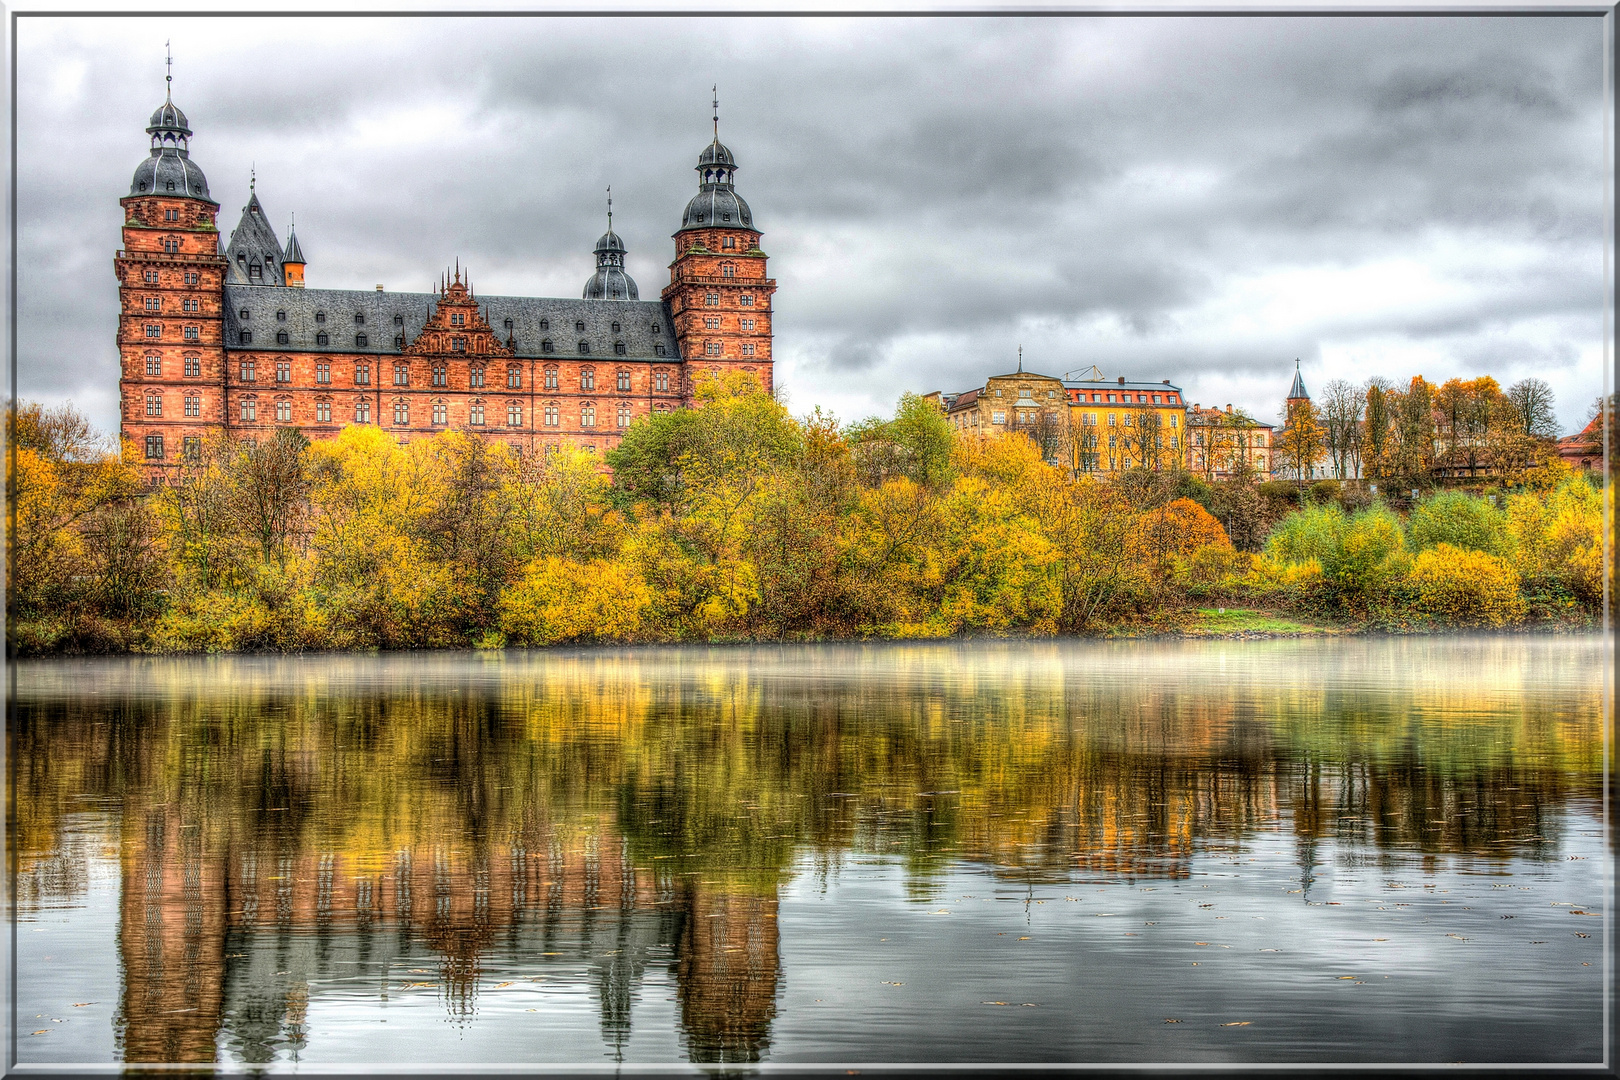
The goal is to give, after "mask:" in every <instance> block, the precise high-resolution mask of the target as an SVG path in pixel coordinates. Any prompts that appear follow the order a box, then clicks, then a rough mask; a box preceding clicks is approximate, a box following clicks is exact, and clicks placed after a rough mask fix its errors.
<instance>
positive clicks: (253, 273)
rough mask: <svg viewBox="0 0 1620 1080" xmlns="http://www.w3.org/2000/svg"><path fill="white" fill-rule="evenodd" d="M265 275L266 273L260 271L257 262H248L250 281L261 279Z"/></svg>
mask: <svg viewBox="0 0 1620 1080" xmlns="http://www.w3.org/2000/svg"><path fill="white" fill-rule="evenodd" d="M263 277H264V274H263V273H262V272H261V271H260V269H259V264H258V263H257V262H250V263H248V281H250V282H251V281H260V280H262V279H263Z"/></svg>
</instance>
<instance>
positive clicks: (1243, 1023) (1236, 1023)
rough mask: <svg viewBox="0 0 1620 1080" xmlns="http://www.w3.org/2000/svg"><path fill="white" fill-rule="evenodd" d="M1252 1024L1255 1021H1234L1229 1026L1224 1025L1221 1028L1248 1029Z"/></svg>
mask: <svg viewBox="0 0 1620 1080" xmlns="http://www.w3.org/2000/svg"><path fill="white" fill-rule="evenodd" d="M1252 1023H1254V1021H1253V1020H1233V1021H1232V1022H1231V1023H1229V1024H1222V1025H1221V1027H1248V1026H1249V1025H1250V1024H1252Z"/></svg>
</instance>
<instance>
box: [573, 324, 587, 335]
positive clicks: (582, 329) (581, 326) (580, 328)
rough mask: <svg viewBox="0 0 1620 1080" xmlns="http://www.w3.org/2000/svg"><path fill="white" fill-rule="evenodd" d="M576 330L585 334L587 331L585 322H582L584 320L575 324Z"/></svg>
mask: <svg viewBox="0 0 1620 1080" xmlns="http://www.w3.org/2000/svg"><path fill="white" fill-rule="evenodd" d="M574 330H575V332H576V333H580V334H583V333H584V332H585V324H584V323H582V322H577V323H575V324H574Z"/></svg>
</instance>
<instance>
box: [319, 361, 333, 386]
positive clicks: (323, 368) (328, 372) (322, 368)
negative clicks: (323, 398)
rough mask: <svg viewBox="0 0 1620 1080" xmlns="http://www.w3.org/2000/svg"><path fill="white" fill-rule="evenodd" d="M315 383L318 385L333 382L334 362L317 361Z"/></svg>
mask: <svg viewBox="0 0 1620 1080" xmlns="http://www.w3.org/2000/svg"><path fill="white" fill-rule="evenodd" d="M315 381H316V382H318V383H329V382H331V381H332V362H331V361H330V360H317V361H315Z"/></svg>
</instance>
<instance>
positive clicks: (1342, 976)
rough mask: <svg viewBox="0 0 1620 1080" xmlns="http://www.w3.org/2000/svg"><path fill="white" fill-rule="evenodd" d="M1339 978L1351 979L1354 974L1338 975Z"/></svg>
mask: <svg viewBox="0 0 1620 1080" xmlns="http://www.w3.org/2000/svg"><path fill="white" fill-rule="evenodd" d="M1339 978H1341V979H1353V978H1355V976H1354V975H1340V976H1339Z"/></svg>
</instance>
